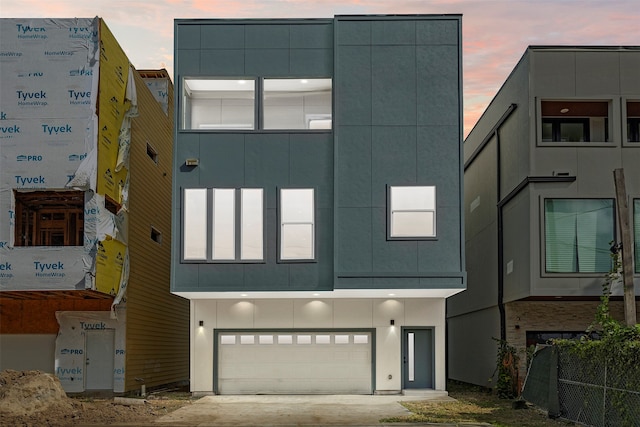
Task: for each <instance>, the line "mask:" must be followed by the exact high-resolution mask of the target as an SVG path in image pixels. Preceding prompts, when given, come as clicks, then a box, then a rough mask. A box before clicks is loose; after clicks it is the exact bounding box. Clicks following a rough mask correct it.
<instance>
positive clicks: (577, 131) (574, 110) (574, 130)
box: [540, 100, 611, 144]
mask: <svg viewBox="0 0 640 427" xmlns="http://www.w3.org/2000/svg"><path fill="white" fill-rule="evenodd" d="M609 104H610V102H609V101H577V100H572V101H541V103H540V113H541V129H540V130H541V138H540V141H541V142H543V143H569V144H570V143H576V144H580V143H588V142H602V143H604V142H610V141H611V139H610V131H609V123H610V122H611V120H610V119H609V110H610V108H609Z"/></svg>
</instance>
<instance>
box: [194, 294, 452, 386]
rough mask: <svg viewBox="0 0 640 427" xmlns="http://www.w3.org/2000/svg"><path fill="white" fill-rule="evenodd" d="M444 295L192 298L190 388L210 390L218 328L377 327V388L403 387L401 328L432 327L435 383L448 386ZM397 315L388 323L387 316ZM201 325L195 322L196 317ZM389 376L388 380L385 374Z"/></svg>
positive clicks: (196, 320)
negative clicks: (324, 297)
mask: <svg viewBox="0 0 640 427" xmlns="http://www.w3.org/2000/svg"><path fill="white" fill-rule="evenodd" d="M444 301H445V300H444V299H440V298H438V299H435V298H434V299H407V300H403V299H323V300H320V299H317V300H313V299H263V300H192V301H191V325H192V327H191V337H192V340H191V391H192V392H196V393H211V392H212V391H213V376H214V374H215V372H214V369H215V367H214V357H213V356H214V355H213V348H214V342H213V337H214V334H213V331H214V329H216V328H221V329H228V328H247V329H277V328H291V329H293V328H296V329H297V328H300V329H305V328H327V329H339V328H375V334H376V348H375V364H376V366H375V390H376V391H399V390H400V389H401V378H402V371H401V367H402V360H401V346H400V344H401V338H402V336H401V328H402V327H403V326H430V327H434V331H435V334H434V338H435V339H434V341H435V342H434V353H435V354H434V356H435V372H434V378H435V388H436V389H438V390H444V389H445V388H446V378H445V330H444V326H445V325H444V310H445V302H444ZM391 319H394V320H395V325H394V326H390V325H389V323H390V322H389V321H390V320H391ZM201 320H202V321H203V322H204V326H203V327H202V328H201V327H199V326H198V325H199V321H201ZM389 375H391V376H392V378H391V379H389V378H388V376H389Z"/></svg>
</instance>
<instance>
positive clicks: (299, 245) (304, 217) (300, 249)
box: [279, 188, 316, 261]
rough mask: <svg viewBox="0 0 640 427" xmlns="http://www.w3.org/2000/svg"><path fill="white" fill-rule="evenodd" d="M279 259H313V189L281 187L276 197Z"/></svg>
mask: <svg viewBox="0 0 640 427" xmlns="http://www.w3.org/2000/svg"><path fill="white" fill-rule="evenodd" d="M279 205H280V209H279V214H280V236H279V237H280V257H279V259H280V260H282V261H295V260H313V259H315V244H316V243H315V191H314V189H313V188H282V189H280V199H279Z"/></svg>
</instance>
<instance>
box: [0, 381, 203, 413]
mask: <svg viewBox="0 0 640 427" xmlns="http://www.w3.org/2000/svg"><path fill="white" fill-rule="evenodd" d="M140 400H141V399H140ZM140 400H136V402H140ZM193 400H194V399H192V398H191V394H190V393H185V392H182V393H180V392H175V391H171V392H156V393H151V394H150V395H149V396H147V397H146V398H145V399H144V401H143V402H144V403H136V404H131V403H129V401H127V400H125V402H123V403H119V402H117V401H116V400H114V399H113V398H86V397H82V398H70V397H67V395H66V393H65V392H64V390H63V389H62V386H61V385H60V381H59V380H58V378H57V377H55V376H54V375H51V374H46V373H43V372H40V371H12V370H6V371H2V372H0V425H2V426H71V425H79V424H82V425H90V424H94V425H109V424H115V423H127V424H130V425H136V424H144V423H150V422H153V420H155V419H157V418H159V417H161V416H163V415H166V414H168V413H169V412H172V411H175V410H176V409H178V408H181V407H183V406H185V405H190V404H191V402H192V401H193Z"/></svg>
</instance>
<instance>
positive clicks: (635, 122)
mask: <svg viewBox="0 0 640 427" xmlns="http://www.w3.org/2000/svg"><path fill="white" fill-rule="evenodd" d="M627 142H640V101H627Z"/></svg>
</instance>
